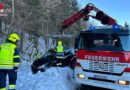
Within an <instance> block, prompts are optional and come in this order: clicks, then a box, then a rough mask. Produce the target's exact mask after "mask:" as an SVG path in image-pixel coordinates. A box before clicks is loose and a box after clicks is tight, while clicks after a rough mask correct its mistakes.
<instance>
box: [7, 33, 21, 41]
mask: <svg viewBox="0 0 130 90" xmlns="http://www.w3.org/2000/svg"><path fill="white" fill-rule="evenodd" d="M8 40H9V41H12V42H14V43H16V42H17V41H18V40H19V36H18V35H17V34H16V33H13V34H10V35H9V38H8Z"/></svg>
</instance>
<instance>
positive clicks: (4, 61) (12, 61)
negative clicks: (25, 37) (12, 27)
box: [0, 33, 20, 90]
mask: <svg viewBox="0 0 130 90" xmlns="http://www.w3.org/2000/svg"><path fill="white" fill-rule="evenodd" d="M18 41H19V36H18V35H17V34H16V33H13V34H11V35H9V37H8V39H7V41H6V43H4V44H2V45H1V47H0V90H6V89H7V88H6V76H7V74H8V77H9V86H8V88H9V89H8V90H15V87H16V80H17V70H18V66H19V64H20V59H19V57H20V55H19V49H18V48H17V46H16V43H17V42H18Z"/></svg>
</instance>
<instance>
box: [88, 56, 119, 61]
mask: <svg viewBox="0 0 130 90" xmlns="http://www.w3.org/2000/svg"><path fill="white" fill-rule="evenodd" d="M85 59H86V60H95V61H109V62H110V61H113V62H119V57H110V56H109V57H107V56H92V55H85Z"/></svg>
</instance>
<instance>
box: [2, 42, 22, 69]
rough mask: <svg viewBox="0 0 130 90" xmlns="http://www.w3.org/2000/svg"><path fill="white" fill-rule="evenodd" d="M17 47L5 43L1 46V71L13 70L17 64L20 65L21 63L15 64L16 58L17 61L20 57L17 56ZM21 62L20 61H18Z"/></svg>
mask: <svg viewBox="0 0 130 90" xmlns="http://www.w3.org/2000/svg"><path fill="white" fill-rule="evenodd" d="M15 48H16V45H15V44H12V43H4V44H2V45H1V50H0V69H13V68H14V66H15V64H16V66H18V65H19V62H14V58H15V59H17V58H19V57H20V56H19V55H15V56H14V53H15V50H14V49H15ZM17 61H19V60H17Z"/></svg>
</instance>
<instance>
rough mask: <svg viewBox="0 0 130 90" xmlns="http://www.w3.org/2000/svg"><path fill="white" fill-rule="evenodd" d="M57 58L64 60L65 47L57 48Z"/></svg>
mask: <svg viewBox="0 0 130 90" xmlns="http://www.w3.org/2000/svg"><path fill="white" fill-rule="evenodd" d="M56 52H57V53H56V58H63V57H64V49H63V46H57V47H56Z"/></svg>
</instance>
